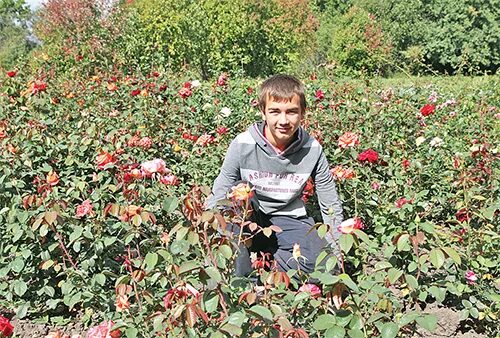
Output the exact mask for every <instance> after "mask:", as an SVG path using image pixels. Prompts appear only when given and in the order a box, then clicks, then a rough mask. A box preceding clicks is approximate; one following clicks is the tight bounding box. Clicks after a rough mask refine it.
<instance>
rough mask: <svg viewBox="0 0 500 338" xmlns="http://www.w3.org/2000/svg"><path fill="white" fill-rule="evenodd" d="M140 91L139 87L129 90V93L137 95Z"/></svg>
mask: <svg viewBox="0 0 500 338" xmlns="http://www.w3.org/2000/svg"><path fill="white" fill-rule="evenodd" d="M140 93H141V90H140V89H134V90H132V91H131V92H130V95H132V96H137V95H139V94H140Z"/></svg>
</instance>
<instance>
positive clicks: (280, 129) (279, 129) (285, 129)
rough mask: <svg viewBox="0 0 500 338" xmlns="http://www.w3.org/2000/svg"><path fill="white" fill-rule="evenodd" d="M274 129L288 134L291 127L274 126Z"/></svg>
mask: <svg viewBox="0 0 500 338" xmlns="http://www.w3.org/2000/svg"><path fill="white" fill-rule="evenodd" d="M276 130H277V131H279V132H280V133H282V134H288V132H289V131H290V130H291V128H276Z"/></svg>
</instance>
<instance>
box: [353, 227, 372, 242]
mask: <svg viewBox="0 0 500 338" xmlns="http://www.w3.org/2000/svg"><path fill="white" fill-rule="evenodd" d="M354 234H355V235H356V236H357V237H358V238H359V239H360V240H362V241H363V242H365V243H366V244H368V245H372V244H373V243H372V241H370V238H368V235H367V234H366V233H364V232H363V231H362V230H358V229H355V230H354Z"/></svg>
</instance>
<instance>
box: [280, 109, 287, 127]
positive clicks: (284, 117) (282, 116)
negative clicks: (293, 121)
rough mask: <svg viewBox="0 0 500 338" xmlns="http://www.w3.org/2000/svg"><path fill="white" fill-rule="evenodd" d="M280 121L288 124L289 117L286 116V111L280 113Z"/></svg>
mask: <svg viewBox="0 0 500 338" xmlns="http://www.w3.org/2000/svg"><path fill="white" fill-rule="evenodd" d="M278 123H279V124H281V125H287V124H288V119H287V117H286V112H282V113H281V114H280V118H279V120H278Z"/></svg>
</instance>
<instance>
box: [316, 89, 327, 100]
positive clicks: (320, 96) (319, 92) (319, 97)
mask: <svg viewBox="0 0 500 338" xmlns="http://www.w3.org/2000/svg"><path fill="white" fill-rule="evenodd" d="M314 96H315V97H316V100H317V101H321V100H323V99H324V98H325V93H324V92H323V91H322V90H321V89H318V90H317V91H316V94H315V95H314Z"/></svg>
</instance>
